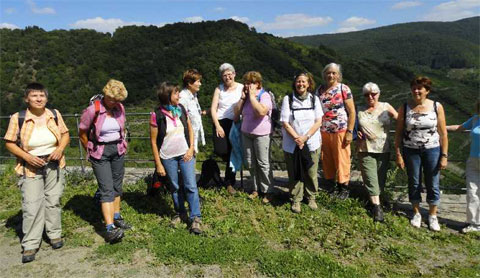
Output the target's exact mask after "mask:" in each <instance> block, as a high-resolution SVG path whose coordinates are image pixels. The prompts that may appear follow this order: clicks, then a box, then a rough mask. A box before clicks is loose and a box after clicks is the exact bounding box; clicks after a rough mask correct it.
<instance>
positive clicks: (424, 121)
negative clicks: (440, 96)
mask: <svg viewBox="0 0 480 278" xmlns="http://www.w3.org/2000/svg"><path fill="white" fill-rule="evenodd" d="M405 113H406V114H405V128H404V135H403V146H405V147H407V148H411V149H422V148H423V149H431V148H435V147H438V146H440V135H439V134H438V131H437V112H436V111H435V103H434V104H433V105H432V109H431V110H430V111H427V112H415V111H413V110H412V109H410V106H409V105H408V104H407V105H406V112H405Z"/></svg>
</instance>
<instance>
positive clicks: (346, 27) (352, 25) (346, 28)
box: [336, 16, 376, 33]
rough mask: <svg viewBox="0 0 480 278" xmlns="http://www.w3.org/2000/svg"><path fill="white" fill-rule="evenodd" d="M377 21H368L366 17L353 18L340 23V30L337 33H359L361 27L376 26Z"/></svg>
mask: <svg viewBox="0 0 480 278" xmlns="http://www.w3.org/2000/svg"><path fill="white" fill-rule="evenodd" d="M375 23H376V21H375V20H373V19H368V18H364V17H358V16H352V17H350V18H348V19H346V20H344V21H342V22H341V23H340V26H341V27H340V28H339V29H338V30H337V31H336V32H337V33H345V32H354V31H358V30H359V27H362V26H365V25H372V24H375Z"/></svg>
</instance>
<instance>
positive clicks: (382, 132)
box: [357, 102, 390, 153]
mask: <svg viewBox="0 0 480 278" xmlns="http://www.w3.org/2000/svg"><path fill="white" fill-rule="evenodd" d="M366 110H367V108H364V109H359V111H358V123H359V126H358V128H359V130H360V131H361V132H362V133H363V135H364V136H365V139H363V140H358V141H357V142H358V151H359V152H369V153H387V152H389V151H390V144H389V137H390V136H389V131H390V115H389V114H388V103H386V102H379V103H378V107H377V108H376V109H375V110H373V111H371V112H367V111H366Z"/></svg>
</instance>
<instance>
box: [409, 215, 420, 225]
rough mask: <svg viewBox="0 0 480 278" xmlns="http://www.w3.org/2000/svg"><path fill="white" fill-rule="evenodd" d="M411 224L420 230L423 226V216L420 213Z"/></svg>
mask: <svg viewBox="0 0 480 278" xmlns="http://www.w3.org/2000/svg"><path fill="white" fill-rule="evenodd" d="M410 224H411V225H412V226H413V227H415V228H420V226H422V215H421V214H420V213H416V214H415V215H414V216H413V218H412V219H411V220H410Z"/></svg>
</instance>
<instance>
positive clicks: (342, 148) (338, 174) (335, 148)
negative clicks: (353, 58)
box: [317, 63, 355, 200]
mask: <svg viewBox="0 0 480 278" xmlns="http://www.w3.org/2000/svg"><path fill="white" fill-rule="evenodd" d="M322 77H323V80H324V81H325V85H322V86H320V87H319V88H318V90H317V95H318V97H319V99H320V103H321V104H322V109H323V113H324V114H323V118H322V126H321V128H320V131H321V134H322V166H323V174H324V177H325V179H326V180H327V182H328V183H329V186H330V188H329V192H330V193H332V194H333V193H335V179H336V181H337V189H338V195H337V196H338V198H339V199H341V200H345V199H346V198H348V195H349V189H348V184H349V182H350V166H351V162H350V155H351V151H350V143H351V142H352V140H353V131H354V130H353V129H354V126H355V104H354V102H353V95H352V91H351V90H350V88H349V87H348V86H347V85H345V84H343V83H341V82H342V71H341V67H340V65H339V64H335V63H330V64H328V65H326V66H325V68H323V71H322Z"/></svg>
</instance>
